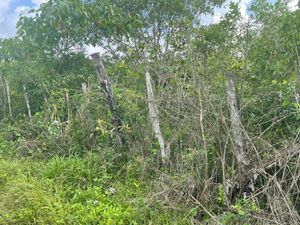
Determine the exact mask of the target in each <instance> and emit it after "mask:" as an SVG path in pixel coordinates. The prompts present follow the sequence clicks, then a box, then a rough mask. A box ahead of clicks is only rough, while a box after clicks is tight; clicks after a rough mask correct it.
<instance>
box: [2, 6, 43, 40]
mask: <svg viewBox="0 0 300 225" xmlns="http://www.w3.org/2000/svg"><path fill="white" fill-rule="evenodd" d="M45 1H46V0H0V38H8V37H11V36H13V35H14V34H15V33H16V28H15V27H16V23H17V21H18V16H19V14H20V13H22V12H25V11H26V10H28V9H30V8H34V7H38V6H39V5H40V4H41V3H42V2H45Z"/></svg>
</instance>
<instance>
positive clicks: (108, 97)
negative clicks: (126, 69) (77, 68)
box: [91, 53, 124, 144]
mask: <svg viewBox="0 0 300 225" xmlns="http://www.w3.org/2000/svg"><path fill="white" fill-rule="evenodd" d="M91 57H92V60H93V62H94V64H95V67H96V72H97V74H98V77H99V82H100V86H101V91H102V93H103V95H104V97H105V101H106V103H107V104H108V107H109V110H110V112H111V114H112V125H113V128H114V130H115V132H116V134H117V137H118V139H119V140H118V142H120V143H123V144H124V139H123V138H122V135H121V132H120V129H121V126H122V122H121V119H120V117H119V115H118V112H117V106H116V103H115V99H114V96H113V93H112V88H111V83H110V80H109V78H108V76H107V73H106V70H105V68H104V65H103V62H102V60H101V57H100V54H99V53H95V54H93V55H91Z"/></svg>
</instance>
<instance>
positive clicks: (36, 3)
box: [31, 0, 48, 6]
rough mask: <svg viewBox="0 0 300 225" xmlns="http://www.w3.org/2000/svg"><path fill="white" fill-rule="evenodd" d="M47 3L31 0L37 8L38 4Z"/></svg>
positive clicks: (45, 0)
mask: <svg viewBox="0 0 300 225" xmlns="http://www.w3.org/2000/svg"><path fill="white" fill-rule="evenodd" d="M47 1H48V0H31V2H32V3H33V4H34V5H36V6H39V5H40V4H42V3H45V2H47Z"/></svg>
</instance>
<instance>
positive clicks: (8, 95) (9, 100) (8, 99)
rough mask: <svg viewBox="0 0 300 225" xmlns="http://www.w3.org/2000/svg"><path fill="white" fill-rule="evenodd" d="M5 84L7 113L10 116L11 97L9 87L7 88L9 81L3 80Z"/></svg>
mask: <svg viewBox="0 0 300 225" xmlns="http://www.w3.org/2000/svg"><path fill="white" fill-rule="evenodd" d="M5 84H6V94H7V103H8V110H9V115H10V117H11V118H12V109H11V99H10V89H9V83H8V81H5Z"/></svg>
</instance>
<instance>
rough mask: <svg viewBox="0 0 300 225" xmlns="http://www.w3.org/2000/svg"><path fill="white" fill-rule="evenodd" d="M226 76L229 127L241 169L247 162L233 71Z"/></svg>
mask: <svg viewBox="0 0 300 225" xmlns="http://www.w3.org/2000/svg"><path fill="white" fill-rule="evenodd" d="M226 76H227V100H228V106H229V111H230V119H231V128H232V132H233V143H234V153H235V155H236V157H237V161H238V164H239V166H240V168H241V169H242V171H243V170H244V169H245V166H247V165H248V164H249V162H248V160H247V157H246V149H245V145H244V134H243V129H242V124H241V118H240V111H239V108H238V101H237V88H236V87H237V84H236V76H235V74H234V73H232V72H229V73H227V74H226Z"/></svg>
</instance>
